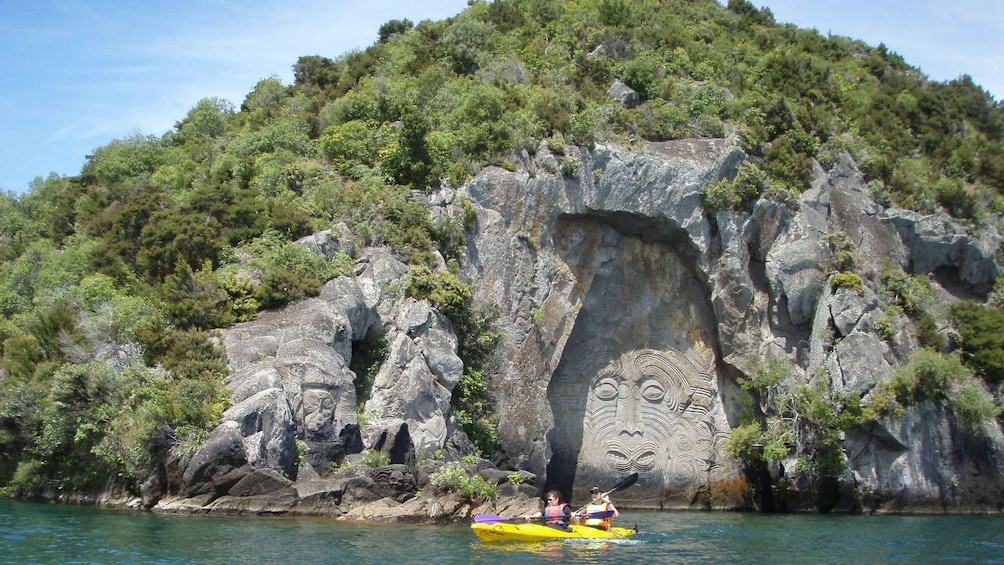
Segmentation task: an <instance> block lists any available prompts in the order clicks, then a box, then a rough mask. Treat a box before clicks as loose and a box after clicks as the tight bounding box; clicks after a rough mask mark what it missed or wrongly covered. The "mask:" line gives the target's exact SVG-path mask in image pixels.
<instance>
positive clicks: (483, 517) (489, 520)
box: [474, 514, 512, 524]
mask: <svg viewBox="0 0 1004 565" xmlns="http://www.w3.org/2000/svg"><path fill="white" fill-rule="evenodd" d="M509 520H512V518H506V517H505V516H498V515H496V514H478V515H477V516H475V517H474V523H475V524H495V523H497V522H508V521H509Z"/></svg>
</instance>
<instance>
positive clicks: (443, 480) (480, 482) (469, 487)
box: [429, 461, 498, 502]
mask: <svg viewBox="0 0 1004 565" xmlns="http://www.w3.org/2000/svg"><path fill="white" fill-rule="evenodd" d="M429 482H430V483H432V484H433V485H434V486H436V487H439V488H442V489H445V490H447V491H453V492H459V493H460V494H461V495H463V497H464V498H466V499H467V500H468V501H471V502H474V501H487V500H495V499H496V498H498V487H497V486H496V485H494V484H492V483H489V482H488V481H486V480H485V478H484V477H482V476H481V475H471V474H469V473H468V472H467V470H466V469H464V467H463V466H462V465H461V464H460V463H458V462H455V461H454V462H452V463H447V464H446V465H444V466H443V467H441V468H440V469H439V470H438V471H436V472H435V473H433V474H431V475H429Z"/></svg>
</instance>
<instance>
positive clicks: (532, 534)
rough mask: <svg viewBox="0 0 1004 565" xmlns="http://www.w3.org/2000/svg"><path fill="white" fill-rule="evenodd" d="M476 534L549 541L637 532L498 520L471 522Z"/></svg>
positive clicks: (487, 539) (483, 537)
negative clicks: (493, 521)
mask: <svg viewBox="0 0 1004 565" xmlns="http://www.w3.org/2000/svg"><path fill="white" fill-rule="evenodd" d="M471 529H472V530H474V535H476V536H478V539H480V540H481V541H483V542H498V541H531V542H532V541H547V540H554V539H595V540H597V541H602V540H612V539H624V538H627V537H630V536H632V535H634V534H635V533H636V532H635V530H632V529H630V528H617V527H614V528H610V529H609V530H601V529H599V528H591V527H589V526H579V525H572V526H569V527H568V530H567V531H566V530H563V529H559V528H554V527H551V526H546V525H544V524H524V523H513V522H496V523H494V524H492V523H488V524H471Z"/></svg>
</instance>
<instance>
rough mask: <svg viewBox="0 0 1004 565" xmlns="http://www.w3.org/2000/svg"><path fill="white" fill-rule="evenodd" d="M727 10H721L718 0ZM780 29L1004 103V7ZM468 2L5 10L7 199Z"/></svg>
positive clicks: (803, 19) (794, 13)
mask: <svg viewBox="0 0 1004 565" xmlns="http://www.w3.org/2000/svg"><path fill="white" fill-rule="evenodd" d="M722 2H723V3H724V2H725V0H722ZM753 4H755V5H757V6H766V7H768V8H770V9H771V11H772V12H773V13H774V16H775V19H776V20H777V21H779V22H790V23H794V24H796V25H798V26H800V27H807V28H815V29H817V30H818V31H820V32H822V33H824V34H825V33H831V34H834V35H844V36H849V37H853V38H856V39H863V40H864V41H866V42H867V43H869V44H871V45H877V44H878V43H879V42H884V43H885V44H886V45H887V46H888V47H889V48H890V49H891V50H892V51H895V52H897V53H899V54H900V55H902V56H903V57H904V58H905V59H906V61H907V63H908V64H910V65H913V66H916V67H919V68H920V70H921V71H922V72H923V73H924V74H926V75H927V76H928V77H930V78H931V79H934V80H941V81H943V80H950V79H953V78H956V77H958V76H959V75H961V74H963V73H966V74H969V75H970V76H972V77H973V79H974V80H975V81H976V82H977V83H978V84H981V85H982V86H983V87H984V88H985V89H987V90H988V91H990V93H991V94H993V95H994V96H995V99H997V100H1000V99H1001V97H1002V96H1004V64H1001V61H1002V59H1001V53H1002V52H1004V4H998V3H996V2H992V1H990V0H953V1H948V0H915V1H905V0H870V1H863V0H825V1H824V0H763V1H757V0H753ZM466 6H467V1H466V0H412V1H402V0H367V1H365V2H362V1H359V0H254V1H251V0H248V1H242V0H0V14H2V15H0V73H2V74H0V76H2V77H3V82H2V85H0V124H2V126H0V127H2V130H0V134H2V135H0V190H4V191H11V192H15V193H20V192H23V191H25V190H27V188H28V186H29V185H30V183H31V181H32V179H33V178H35V177H37V176H41V177H45V176H48V174H49V173H50V172H55V173H57V174H60V175H75V174H77V173H79V172H80V168H81V167H82V166H83V164H84V160H85V156H86V155H87V154H88V153H90V152H91V151H92V150H93V149H94V148H96V147H99V146H102V145H105V144H107V143H108V142H110V141H112V140H114V139H121V138H124V137H128V136H130V135H132V134H134V133H141V134H153V135H161V134H163V133H165V132H167V131H168V130H170V129H171V128H172V127H173V125H174V123H175V122H177V121H178V120H180V119H182V118H183V117H184V116H185V114H186V113H187V112H188V110H189V109H190V108H192V107H193V106H194V105H195V103H196V102H198V101H199V99H201V98H206V97H220V98H225V99H227V100H229V101H231V102H233V103H234V104H235V105H240V103H241V102H242V101H243V99H244V96H245V95H246V94H247V93H248V92H249V91H250V90H251V88H252V87H253V86H254V85H255V83H257V82H258V81H259V80H261V79H263V78H267V77H269V76H273V75H274V76H277V77H279V78H280V79H281V80H282V81H283V82H284V83H286V84H289V83H291V82H292V71H291V67H292V65H293V64H294V63H295V62H296V59H297V58H298V57H299V56H301V55H323V56H326V57H332V58H334V57H337V56H338V55H341V54H342V53H345V52H346V51H350V50H352V49H363V48H365V47H367V46H369V45H370V44H372V43H373V42H374V41H375V40H376V35H377V30H378V29H379V27H380V25H381V24H382V23H384V22H386V21H388V20H392V19H401V18H409V19H411V20H412V21H414V22H416V23H417V22H419V21H421V20H423V19H433V20H437V19H442V18H445V17H449V16H452V15H455V14H457V13H459V12H460V11H461V10H463V9H464V8H466Z"/></svg>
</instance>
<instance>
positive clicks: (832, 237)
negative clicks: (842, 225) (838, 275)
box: [823, 231, 854, 271]
mask: <svg viewBox="0 0 1004 565" xmlns="http://www.w3.org/2000/svg"><path fill="white" fill-rule="evenodd" d="M823 243H825V244H826V247H827V249H829V251H830V256H831V257H832V261H833V263H832V265H831V268H832V269H834V270H837V271H850V270H851V269H853V268H854V242H853V241H851V238H850V236H848V235H847V234H846V233H844V232H842V231H833V232H830V233H827V234H826V235H824V236H823Z"/></svg>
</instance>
